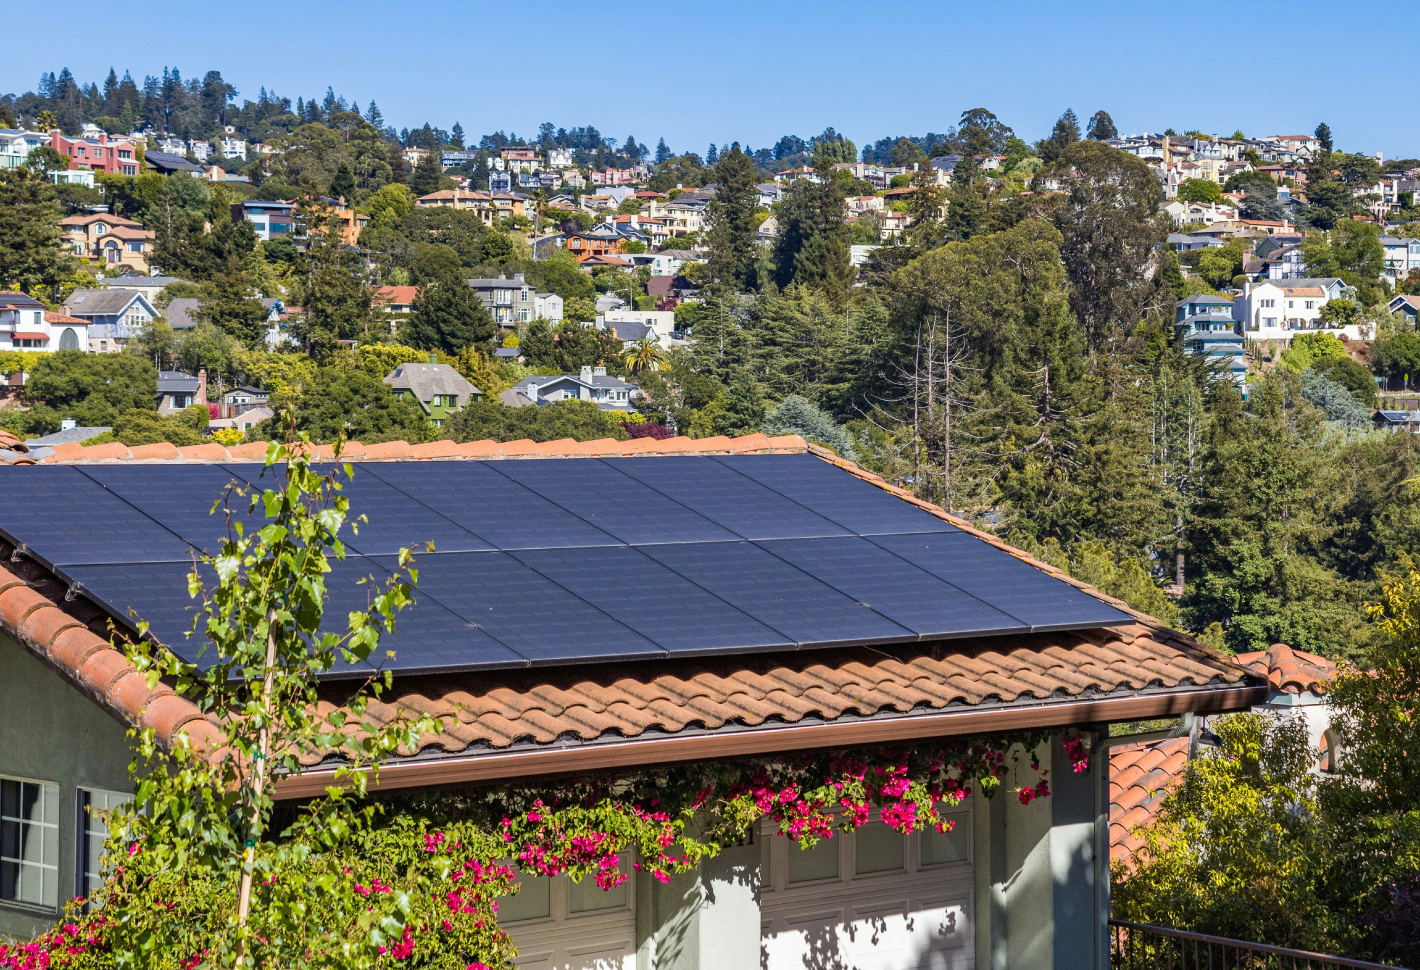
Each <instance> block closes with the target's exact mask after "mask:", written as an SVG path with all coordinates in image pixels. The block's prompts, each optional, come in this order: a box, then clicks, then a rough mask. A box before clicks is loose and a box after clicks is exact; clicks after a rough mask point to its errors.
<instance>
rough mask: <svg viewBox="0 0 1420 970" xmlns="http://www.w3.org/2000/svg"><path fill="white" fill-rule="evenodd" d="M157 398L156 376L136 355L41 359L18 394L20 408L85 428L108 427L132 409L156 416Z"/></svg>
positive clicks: (66, 353) (71, 353) (69, 354)
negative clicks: (48, 411) (44, 409)
mask: <svg viewBox="0 0 1420 970" xmlns="http://www.w3.org/2000/svg"><path fill="white" fill-rule="evenodd" d="M157 398H158V373H157V370H156V369H155V368H154V367H153V365H152V363H150V362H149V361H146V360H144V359H143V358H142V357H139V356H138V355H136V354H86V353H84V352H83V351H80V350H61V351H57V352H56V353H52V354H45V355H43V356H42V357H41V358H40V359H39V360H38V361H36V362H35V364H34V367H33V369H32V370H31V371H30V373H29V380H28V381H26V383H25V388H24V399H25V401H26V402H28V403H31V404H42V405H46V406H48V407H50V408H53V409H54V410H55V411H57V412H59V414H60V415H61V416H62V417H72V418H75V419H76V420H78V421H79V423H80V424H84V425H89V426H112V425H113V423H114V420H115V419H116V418H117V417H118V415H119V414H121V413H123V412H125V411H129V410H132V409H135V408H137V409H139V410H148V411H156V410H157Z"/></svg>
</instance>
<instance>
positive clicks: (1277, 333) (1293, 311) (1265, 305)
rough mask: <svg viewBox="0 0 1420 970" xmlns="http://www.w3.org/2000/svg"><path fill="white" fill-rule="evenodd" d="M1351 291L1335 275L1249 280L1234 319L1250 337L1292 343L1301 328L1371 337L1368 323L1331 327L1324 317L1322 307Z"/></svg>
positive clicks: (1351, 337) (1235, 304) (1352, 337)
mask: <svg viewBox="0 0 1420 970" xmlns="http://www.w3.org/2000/svg"><path fill="white" fill-rule="evenodd" d="M1350 294H1351V290H1350V288H1349V287H1347V286H1346V284H1345V283H1344V282H1343V281H1342V280H1340V279H1337V278H1335V277H1330V278H1327V279H1292V280H1267V281H1265V282H1259V283H1252V282H1248V283H1246V284H1244V286H1243V292H1242V293H1241V294H1239V295H1238V296H1236V297H1234V298H1233V320H1234V321H1235V322H1237V323H1238V324H1239V325H1240V327H1241V332H1242V335H1243V336H1244V337H1246V338H1247V339H1249V340H1258V341H1260V340H1281V341H1284V342H1287V343H1290V342H1291V340H1292V335H1293V334H1294V333H1297V332H1299V331H1315V330H1327V331H1329V332H1331V333H1333V334H1335V335H1336V336H1339V337H1343V338H1344V339H1349V340H1369V339H1370V330H1371V327H1370V325H1368V324H1351V325H1350V326H1347V327H1340V328H1338V327H1331V326H1329V325H1327V324H1326V323H1325V322H1324V321H1323V320H1322V319H1321V308H1322V307H1324V306H1326V304H1327V303H1328V302H1330V301H1331V300H1334V299H1337V298H1338V297H1341V296H1349V295H1350Z"/></svg>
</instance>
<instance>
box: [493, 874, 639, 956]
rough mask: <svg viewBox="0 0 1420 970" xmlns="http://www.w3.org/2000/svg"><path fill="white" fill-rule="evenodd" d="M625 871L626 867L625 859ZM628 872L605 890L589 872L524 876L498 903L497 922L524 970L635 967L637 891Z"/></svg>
mask: <svg viewBox="0 0 1420 970" xmlns="http://www.w3.org/2000/svg"><path fill="white" fill-rule="evenodd" d="M621 868H622V871H623V872H626V871H627V868H628V867H627V866H626V863H625V861H624V860H623V862H622V867H621ZM634 878H635V873H634V872H633V873H630V875H629V877H628V878H627V880H626V881H625V882H624V883H622V884H621V885H620V886H617V887H616V888H615V889H610V890H604V889H601V888H600V887H598V886H597V883H596V880H595V879H593V878H591V877H590V876H589V877H587V878H586V879H583V880H582V881H581V882H580V883H574V882H573V881H572V880H571V879H568V878H567V877H566V876H554V877H552V878H548V877H547V876H532V877H529V876H527V875H526V874H524V875H522V876H521V877H520V880H519V881H520V883H521V884H522V889H521V890H520V891H519V892H518V893H517V895H515V896H509V897H504V898H502V899H500V900H499V901H498V925H499V926H500V927H502V928H503V929H504V930H507V932H508V935H509V936H511V937H512V938H513V945H514V946H516V947H517V948H518V967H519V968H521V970H636V912H635V905H636V902H635V901H636V893H635V892H634V891H633V887H632V880H633V879H634Z"/></svg>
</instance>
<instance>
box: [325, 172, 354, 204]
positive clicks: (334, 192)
mask: <svg viewBox="0 0 1420 970" xmlns="http://www.w3.org/2000/svg"><path fill="white" fill-rule="evenodd" d="M329 194H330V197H331V198H332V199H344V200H345V201H347V202H349V203H350V204H351V205H354V203H355V173H354V172H352V171H350V166H349V164H347V163H346V162H341V163H340V167H339V168H337V169H336V170H335V177H334V178H332V179H331V180H330V190H329Z"/></svg>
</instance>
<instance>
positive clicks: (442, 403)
mask: <svg viewBox="0 0 1420 970" xmlns="http://www.w3.org/2000/svg"><path fill="white" fill-rule="evenodd" d="M384 380H385V383H386V384H388V385H389V386H390V387H391V388H393V389H394V396H395V397H397V398H402V399H404V400H407V401H414V402H416V403H417V404H418V405H419V407H420V408H421V409H422V410H423V411H424V414H425V415H426V416H427V417H428V418H429V423H430V424H432V425H433V426H434V427H436V428H439V427H443V424H444V422H445V421H447V420H448V419H449V418H450V417H452V416H453V415H455V414H457V413H458V412H460V411H462V410H463V409H464V408H466V407H467V406H468V402H469V401H470V400H471V399H472V398H477V397H482V396H483V392H482V391H480V390H479V389H478V388H476V387H474V386H473V385H472V384H471V383H469V381H468V378H466V377H464V376H463V375H462V374H460V373H459V372H458V371H456V370H454V368H453V367H452V366H451V365H449V364H441V363H439V355H438V354H430V355H429V362H428V363H427V364H417V363H411V364H400V365H399V366H398V367H396V368H395V369H394V370H392V371H390V372H389V374H387V375H385V379H384Z"/></svg>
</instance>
